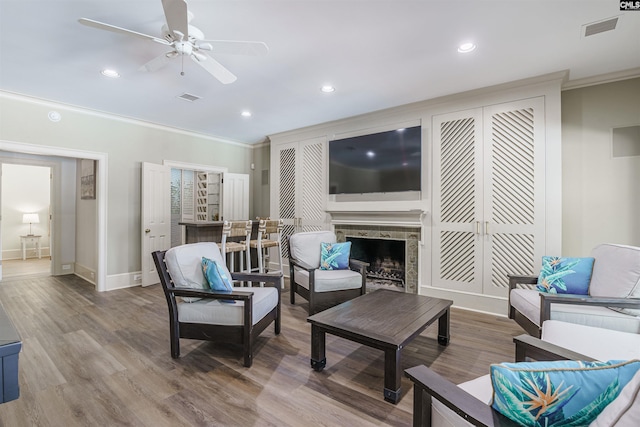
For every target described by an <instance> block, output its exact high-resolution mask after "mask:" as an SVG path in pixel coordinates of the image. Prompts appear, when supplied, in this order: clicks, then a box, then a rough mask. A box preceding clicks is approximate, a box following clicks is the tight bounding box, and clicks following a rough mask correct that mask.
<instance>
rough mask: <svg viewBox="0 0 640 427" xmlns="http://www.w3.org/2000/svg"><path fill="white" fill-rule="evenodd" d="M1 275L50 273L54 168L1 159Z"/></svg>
mask: <svg viewBox="0 0 640 427" xmlns="http://www.w3.org/2000/svg"><path fill="white" fill-rule="evenodd" d="M0 167H1V171H2V181H1V183H2V184H1V188H0V194H1V197H2V204H1V215H2V216H1V218H2V222H1V228H0V236H1V238H0V242H1V250H2V253H1V254H0V255H1V257H2V258H1V259H2V264H1V265H2V268H1V270H0V274H1V276H0V278H11V277H15V276H24V275H33V274H46V275H50V274H51V253H52V252H51V247H52V245H51V236H52V233H51V222H50V220H49V219H50V210H51V168H50V167H49V166H38V165H31V164H18V163H2V164H1V165H0Z"/></svg>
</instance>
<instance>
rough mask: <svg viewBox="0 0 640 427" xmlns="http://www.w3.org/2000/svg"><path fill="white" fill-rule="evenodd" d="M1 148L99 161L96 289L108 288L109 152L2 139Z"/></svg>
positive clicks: (104, 289)
mask: <svg viewBox="0 0 640 427" xmlns="http://www.w3.org/2000/svg"><path fill="white" fill-rule="evenodd" d="M0 150H2V151H7V152H14V153H24V154H32V155H38V156H58V157H68V158H76V159H92V160H96V161H97V162H98V167H97V176H96V179H97V183H96V202H97V205H98V206H97V210H98V266H97V271H96V290H97V291H98V292H104V291H106V290H107V168H108V167H107V166H108V165H107V161H108V156H107V153H99V152H94V151H84V150H75V149H71V148H61V147H51V146H46V145H36V144H28V143H22V142H14V141H4V140H0Z"/></svg>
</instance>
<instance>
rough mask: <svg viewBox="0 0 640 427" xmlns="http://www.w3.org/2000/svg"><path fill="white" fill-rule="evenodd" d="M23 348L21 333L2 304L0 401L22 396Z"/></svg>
mask: <svg viewBox="0 0 640 427" xmlns="http://www.w3.org/2000/svg"><path fill="white" fill-rule="evenodd" d="M21 349H22V342H21V341H20V335H18V331H16V328H15V327H14V326H13V324H12V323H11V320H10V319H9V316H7V314H6V313H5V311H4V309H3V308H2V306H0V403H4V402H9V401H11V400H15V399H17V398H18V397H20V386H19V384H18V355H19V354H20V350H21Z"/></svg>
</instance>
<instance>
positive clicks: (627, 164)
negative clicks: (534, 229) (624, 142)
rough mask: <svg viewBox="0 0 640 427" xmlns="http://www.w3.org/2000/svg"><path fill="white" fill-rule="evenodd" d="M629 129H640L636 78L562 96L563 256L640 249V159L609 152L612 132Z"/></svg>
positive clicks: (639, 90) (639, 81)
mask: <svg viewBox="0 0 640 427" xmlns="http://www.w3.org/2000/svg"><path fill="white" fill-rule="evenodd" d="M631 125H640V78H635V79H629V80H624V81H619V82H614V83H607V84H601V85H597V86H589V87H584V88H579V89H572V90H566V91H564V92H562V194H563V203H562V217H563V218H562V222H563V227H562V230H563V234H562V246H563V252H564V254H563V255H567V256H584V255H587V254H589V252H590V251H591V249H592V248H593V247H594V246H596V245H597V244H599V243H622V244H629V245H634V246H640V220H639V219H638V218H640V156H635V157H613V156H612V148H611V133H612V131H611V129H612V128H613V127H622V126H631ZM638 144H640V141H639V142H638Z"/></svg>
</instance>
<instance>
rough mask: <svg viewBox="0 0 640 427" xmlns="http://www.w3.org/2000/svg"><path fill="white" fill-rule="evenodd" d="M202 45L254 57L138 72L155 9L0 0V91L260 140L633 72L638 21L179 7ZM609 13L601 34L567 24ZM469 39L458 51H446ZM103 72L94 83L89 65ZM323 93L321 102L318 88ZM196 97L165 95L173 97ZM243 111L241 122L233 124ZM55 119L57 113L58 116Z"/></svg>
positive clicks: (274, 0) (156, 50) (616, 12)
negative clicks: (254, 45)
mask: <svg viewBox="0 0 640 427" xmlns="http://www.w3.org/2000/svg"><path fill="white" fill-rule="evenodd" d="M187 3H188V6H189V10H190V11H191V12H193V14H194V18H193V20H192V21H191V24H192V25H194V26H196V27H198V28H199V29H200V30H202V31H203V32H204V35H205V38H206V39H226V40H257V41H263V42H265V43H267V45H268V46H269V48H270V50H269V53H268V54H267V55H266V56H257V57H255V56H233V55H217V56H215V58H216V59H217V60H218V61H219V62H220V63H222V64H223V65H224V66H226V67H227V68H228V69H229V70H230V71H231V72H233V73H234V74H235V75H236V76H237V77H238V80H237V81H236V82H234V83H232V84H229V85H223V84H221V83H219V82H218V81H217V80H216V79H215V78H213V77H212V76H210V75H209V74H207V73H206V72H205V71H204V70H203V69H201V68H200V67H198V66H197V65H196V64H195V63H193V62H192V61H185V62H184V72H185V75H184V76H180V66H181V61H180V59H179V58H175V59H173V60H172V62H171V64H170V65H169V66H167V67H165V68H163V69H161V70H159V71H157V72H154V73H144V72H140V71H138V68H139V67H140V66H141V65H142V64H144V63H145V62H147V61H149V60H150V59H152V58H154V57H156V56H158V55H160V54H162V53H163V52H165V51H166V50H167V48H166V46H162V45H160V44H157V43H154V42H151V41H147V40H143V39H138V38H135V37H130V36H127V35H122V34H116V33H112V32H107V31H102V30H98V29H95V28H90V27H86V26H83V25H80V24H79V23H78V18H80V17H85V18H90V19H94V20H97V21H102V22H106V23H109V24H112V25H116V26H119V27H124V28H127V29H131V30H134V31H137V32H141V33H145V34H149V35H153V36H160V28H161V26H162V25H163V24H164V14H163V8H162V4H161V0H137V1H131V0H130V1H124V0H82V1H80V0H75V1H69V0H40V1H33V0H0V90H4V91H8V92H14V93H18V94H24V95H29V96H34V97H38V98H42V99H46V100H52V101H56V102H60V103H64V104H68V105H72V106H78V107H84V108H89V109H92V110H97V111H102V112H108V113H112V114H116V115H120V116H124V117H130V118H135V119H140V120H144V121H148V122H153V123H158V124H162V125H167V126H171V127H176V128H180V129H185V130H189V131H194V132H198V133H202V134H206V135H211V136H216V137H221V138H224V139H228V140H232V141H238V142H245V143H257V142H261V141H263V140H264V138H265V137H266V136H268V135H271V134H274V133H278V132H282V131H286V130H290V129H296V128H300V127H304V126H308V125H314V124H318V123H323V122H327V121H331V120H335V119H340V118H344V117H349V116H354V115H358V114H363V113H368V112H371V111H376V110H381V109H385V108H389V107H394V106H398V105H403V104H408V103H411V102H415V101H421V100H425V99H431V98H434V97H438V96H442V95H447V94H452V93H458V92H462V91H466V90H470V89H475V88H479V87H485V86H490V85H494V84H498V83H502V82H507V81H513V80H519V79H523V78H527V77H533V76H538V75H542V74H546V73H551V72H555V71H560V70H570V79H571V80H574V79H582V78H587V77H591V76H597V75H602V74H606V73H611V72H617V71H621V70H628V69H632V68H636V67H640V12H622V11H620V9H619V1H618V0H594V1H592V0H504V1H500V0H455V1H454V0H442V1H441V0H380V1H377V0H341V1H337V0H335V1H332V0H226V1H213V0H206V1H205V0H188V1H187ZM615 16H618V17H619V18H620V19H619V22H618V26H617V28H616V29H615V30H614V31H609V32H605V33H601V34H597V35H594V36H590V37H587V38H585V37H583V36H582V34H581V26H582V25H583V24H588V23H592V22H596V21H600V20H604V19H607V18H612V17H615ZM464 41H473V42H475V43H476V44H477V45H478V48H477V49H476V50H475V51H474V52H473V53H470V54H466V55H462V54H460V53H458V52H457V51H456V49H457V46H458V44H459V43H461V42H464ZM105 67H109V68H114V69H117V70H118V71H119V72H120V74H121V77H120V78H119V79H108V78H106V77H104V76H102V75H101V74H100V70H101V69H103V68H105ZM325 83H331V84H333V85H334V86H335V87H336V91H335V92H334V93H332V94H323V93H321V92H320V90H319V88H320V86H321V85H323V84H325ZM185 92H186V93H190V94H194V95H197V96H200V97H202V99H200V100H198V101H196V102H193V103H191V102H188V101H184V100H181V99H178V98H177V96H179V95H181V94H183V93H185ZM244 109H248V110H251V111H252V113H253V116H252V117H251V118H245V117H241V116H240V112H241V111H242V110H244ZM63 120H64V115H63Z"/></svg>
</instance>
